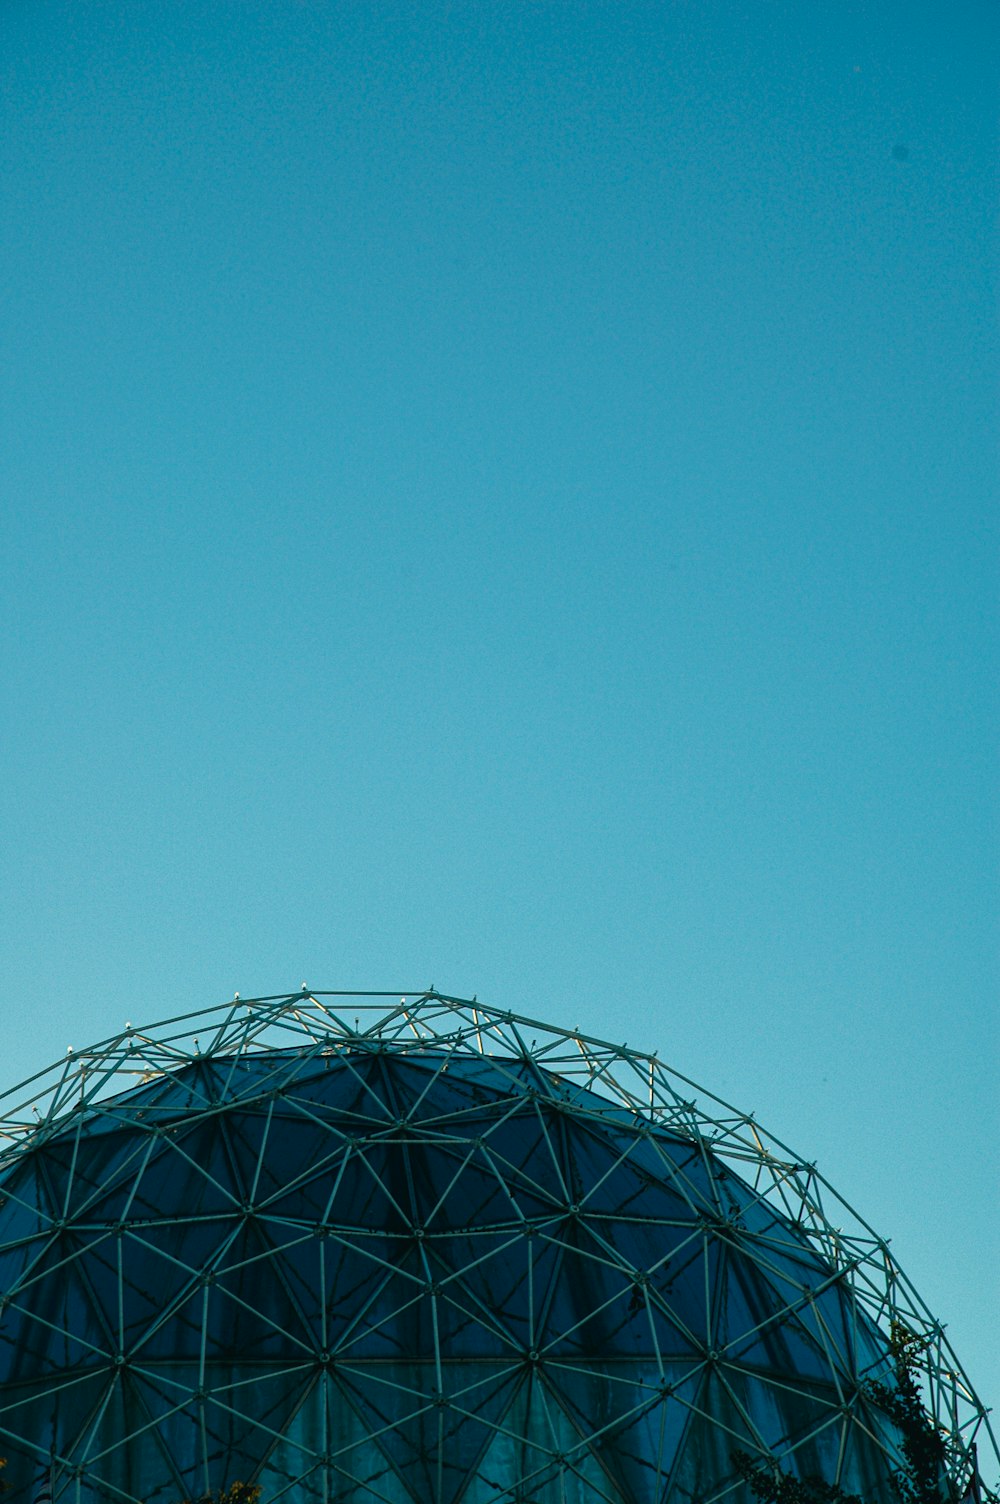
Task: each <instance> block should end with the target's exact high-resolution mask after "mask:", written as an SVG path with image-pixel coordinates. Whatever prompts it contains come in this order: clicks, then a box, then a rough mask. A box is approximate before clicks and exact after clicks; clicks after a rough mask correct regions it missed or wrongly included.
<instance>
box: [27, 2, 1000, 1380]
mask: <svg viewBox="0 0 1000 1504" xmlns="http://www.w3.org/2000/svg"><path fill="white" fill-rule="evenodd" d="M998 32H1000V11H998V10H997V8H996V6H995V5H994V4H993V3H992V0H990V3H987V0H959V3H957V4H948V5H946V4H944V3H939V4H934V5H932V4H926V3H920V0H918V3H912V0H909V3H906V4H904V3H903V0H894V3H888V0H837V3H836V4H834V3H833V0H828V3H827V0H824V3H812V0H754V3H737V0H655V3H638V0H608V3H598V0H506V3H501V0H471V3H467V0H433V3H432V0H408V3H400V0H378V3H375V0H367V3H361V0H298V3H296V0H229V3H226V0H211V3H206V0H197V3H195V0H169V4H168V3H163V0H155V3H154V0H128V3H125V0H97V3H94V4H81V3H79V0H73V3H62V4H58V3H51V0H6V3H5V4H4V5H3V6H2V9H0V161H2V168H0V206H2V249H0V363H2V364H0V425H2V440H3V442H2V445H0V500H2V513H3V526H2V538H0V560H2V575H3V584H4V590H3V601H2V607H0V644H2V646H0V715H2V719H3V772H2V778H0V809H2V826H3V832H2V835H3V857H2V878H0V885H2V886H0V903H2V911H0V912H2V946H3V950H2V973H0V978H2V994H0V1009H2V1017H3V1020H4V1023H5V1026H6V1027H5V1030H4V1046H5V1048H4V1054H3V1066H2V1071H3V1076H4V1080H5V1084H9V1083H10V1082H13V1081H14V1080H17V1079H19V1078H20V1077H22V1076H26V1075H27V1074H29V1072H31V1071H32V1070H34V1069H35V1068H37V1067H38V1066H41V1065H42V1064H44V1063H47V1061H48V1060H49V1059H50V1058H52V1057H53V1056H55V1055H60V1054H62V1053H63V1052H64V1050H65V1047H66V1045H67V1044H74V1045H76V1046H77V1047H79V1046H81V1045H83V1044H85V1043H87V1042H89V1041H92V1040H94V1039H97V1038H100V1037H103V1036H105V1035H107V1034H109V1033H111V1032H113V1031H115V1030H117V1029H118V1028H119V1027H121V1025H122V1024H123V1023H124V1020H125V1019H126V1018H130V1019H132V1020H133V1021H136V1022H138V1021H139V1020H140V1019H146V1020H148V1019H151V1018H156V1017H159V1016H163V1015H167V1014H170V1013H174V1012H179V1011H182V1010H184V1009H188V1008H193V1007H197V1006H200V1005H202V1004H208V1003H214V1002H218V1001H222V1000H224V999H226V998H228V997H231V995H232V993H233V991H234V990H237V989H238V990H239V991H240V992H241V993H242V994H243V995H244V996H247V995H251V994H254V993H268V992H278V991H282V990H285V989H293V988H296V987H298V985H299V984H300V982H301V981H303V980H306V981H307V982H308V983H309V985H310V986H312V987H315V988H319V987H376V988H377V987H383V986H384V987H387V988H399V989H400V991H402V990H404V989H405V990H409V991H413V990H416V989H418V988H421V987H424V986H427V985H429V984H431V983H434V984H436V986H437V987H438V988H439V989H440V990H442V991H447V992H453V993H459V994H466V995H471V994H472V993H473V992H476V993H478V995H479V997H480V998H482V999H484V1000H488V1001H489V1002H491V1003H495V1004H498V1005H500V1006H504V1007H511V1008H514V1009H516V1010H523V1011H528V1012H535V1013H537V1014H540V1015H542V1016H544V1017H548V1018H550V1019H552V1020H553V1021H555V1022H559V1023H563V1024H568V1025H579V1026H581V1027H582V1028H584V1029H586V1030H589V1031H591V1032H593V1033H597V1034H600V1035H603V1036H608V1037H611V1038H613V1039H625V1040H627V1041H628V1042H629V1043H630V1044H633V1045H635V1046H640V1047H643V1048H646V1049H658V1050H659V1051H660V1053H661V1055H662V1056H663V1057H664V1058H665V1059H667V1060H668V1061H669V1062H670V1063H672V1064H674V1065H676V1066H677V1067H678V1068H679V1069H681V1070H683V1071H685V1072H686V1073H687V1074H689V1075H691V1076H693V1077H694V1078H695V1079H696V1080H700V1081H702V1082H704V1084H705V1085H706V1086H708V1087H710V1088H712V1089H714V1090H716V1091H718V1092H720V1093H721V1094H722V1095H724V1096H727V1097H729V1098H730V1099H731V1100H732V1101H734V1102H735V1103H736V1104H737V1105H738V1106H740V1107H741V1108H744V1109H746V1110H754V1111H756V1112H757V1114H758V1116H759V1117H760V1119H761V1121H762V1122H763V1123H764V1124H766V1126H767V1127H768V1128H770V1129H771V1130H772V1131H773V1132H776V1133H777V1134H778V1135H779V1136H781V1137H783V1138H785V1139H786V1140H787V1141H789V1142H790V1143H791V1144H792V1145H793V1146H794V1147H795V1148H796V1149H797V1150H798V1151H799V1152H800V1153H801V1154H803V1156H804V1157H806V1158H810V1159H815V1160H817V1161H818V1163H819V1166H820V1168H821V1169H822V1170H823V1171H824V1172H825V1173H826V1175H827V1176H828V1177H829V1179H831V1180H832V1181H833V1183H834V1184H835V1185H836V1186H837V1187H838V1189H839V1190H840V1191H841V1192H842V1193H843V1194H844V1195H845V1196H846V1197H847V1198H848V1199H849V1200H850V1201H852V1202H853V1203H854V1204H855V1205H856V1206H857V1207H858V1208H859V1210H860V1211H862V1212H863V1213H864V1214H865V1215H866V1216H867V1217H868V1218H869V1220H870V1221H872V1222H873V1223H874V1224H875V1226H876V1227H877V1228H878V1229H879V1231H881V1232H883V1233H885V1234H886V1235H888V1236H890V1237H891V1238H892V1240H893V1248H894V1251H895V1253H896V1255H897V1257H898V1258H899V1260H900V1262H901V1263H902V1265H903V1267H904V1268H905V1269H906V1270H907V1272H908V1273H909V1274H910V1275H911V1277H912V1278H913V1280H914V1282H915V1283H916V1285H917V1287H918V1289H919V1290H920V1291H921V1292H922V1294H923V1295H924V1297H925V1299H926V1300H927V1302H928V1304H929V1305H930V1306H931V1307H932V1309H933V1310H934V1311H935V1312H936V1313H937V1314H939V1315H940V1316H941V1317H942V1318H943V1319H944V1320H945V1321H946V1322H947V1323H948V1325H949V1332H950V1335H951V1336H952V1338H953V1340H954V1342H955V1345H956V1347H957V1348H958V1350H959V1352H960V1354H961V1355H962V1357H963V1360H964V1362H965V1365H966V1367H967V1368H968V1370H969V1373H970V1375H971V1377H972V1379H973V1382H974V1383H975V1384H976V1386H977V1388H979V1390H980V1392H981V1394H982V1396H983V1398H984V1399H985V1400H986V1401H987V1403H989V1402H993V1403H996V1404H1000V1357H998V1354H1000V1317H998V1314H997V1312H998V1306H1000V1299H998V1295H1000V1292H998V1288H997V1272H996V1271H997V1267H998V1264H1000V1236H998V1213H997V1193H996V1185H997V1169H996V1165H997V1127H998V1122H997V1114H996V1107H995V1101H994V1091H995V1083H996V1076H997V1064H998V1035H997V1018H996V1004H997V983H998V945H997V924H996V911H997V860H996V852H997V845H996V793H997V788H996V751H997V739H996V719H997V718H996V708H997V707H996V699H995V692H994V691H995V683H996V675H997V668H998V658H1000V654H998V651H997V646H998V642H997V613H996V598H997V583H998V580H997V573H998V572H997V511H996V499H997V487H996V481H997V465H996V450H995V447H994V443H993V440H992V437H991V431H992V430H993V429H994V428H995V425H996V417H997V412H996V395H997V388H996V376H997V332H996V317H995V283H996V271H997V244H996V239H995V234H994V230H993V223H994V213H995V202H996V189H997V165H996V164H997V103H998V101H997V90H996V86H995V83H994V73H995V62H996V55H997V46H998V42H1000V35H998Z"/></svg>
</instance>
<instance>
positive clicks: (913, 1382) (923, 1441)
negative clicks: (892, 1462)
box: [733, 1322, 993, 1504]
mask: <svg viewBox="0 0 1000 1504" xmlns="http://www.w3.org/2000/svg"><path fill="white" fill-rule="evenodd" d="M926 1346H927V1341H926V1339H924V1338H921V1337H917V1336H915V1335H914V1333H913V1332H911V1331H910V1330H909V1328H908V1327H906V1326H904V1325H903V1324H902V1322H894V1323H893V1325H892V1327H891V1329H890V1335H889V1350H890V1352H891V1354H892V1361H893V1378H892V1380H891V1381H890V1382H888V1383H887V1382H885V1381H884V1380H881V1379H869V1380H868V1381H867V1382H866V1383H865V1384H864V1386H863V1388H862V1393H863V1394H864V1395H865V1396H866V1397H867V1398H868V1399H869V1400H871V1401H872V1403H873V1404H875V1405H877V1406H878V1408H879V1409H880V1410H881V1411H882V1413H883V1415H885V1416H887V1417H888V1419H889V1420H891V1421H892V1423H893V1425H895V1427H896V1429H897V1430H898V1431H899V1435H900V1447H901V1450H902V1453H903V1465H902V1466H901V1467H900V1468H898V1469H897V1471H896V1474H895V1480H894V1481H895V1484H896V1489H897V1492H898V1496H899V1499H900V1500H901V1504H956V1497H955V1492H954V1490H953V1489H952V1488H951V1487H950V1486H949V1483H948V1477H947V1471H946V1468H945V1460H946V1454H945V1443H944V1438H943V1437H942V1435H941V1432H940V1431H939V1430H938V1428H937V1426H936V1425H935V1424H934V1420H933V1418H932V1417H931V1416H930V1415H929V1414H928V1412H927V1409H926V1408H925V1406H924V1402H923V1400H922V1399H921V1396H920V1389H919V1387H918V1384H917V1364H918V1359H919V1357H920V1354H921V1353H922V1352H923V1351H924V1350H925V1348H926ZM733 1465H734V1466H735V1468H736V1470H737V1472H738V1473H739V1475H740V1477H741V1478H742V1479H743V1480H744V1482H745V1483H746V1484H747V1486H748V1488H749V1489H750V1492H751V1493H752V1494H753V1496H754V1498H755V1499H759V1500H760V1504H882V1501H877V1500H868V1501H866V1500H864V1499H861V1498H859V1496H858V1495H857V1494H848V1493H845V1492H844V1490H843V1489H842V1488H839V1487H838V1486H837V1484H835V1483H827V1482H825V1481H824V1480H823V1479H822V1478H818V1477H808V1478H796V1477H795V1476H794V1475H793V1474H791V1473H789V1472H787V1471H786V1470H785V1469H784V1468H783V1467H782V1466H781V1464H780V1463H779V1462H777V1461H776V1460H773V1459H772V1460H771V1461H770V1462H760V1461H758V1460H757V1459H756V1458H754V1457H751V1456H750V1455H749V1454H748V1453H746V1452H736V1453H734V1454H733ZM984 1504H993V1501H990V1500H989V1496H987V1497H986V1499H984Z"/></svg>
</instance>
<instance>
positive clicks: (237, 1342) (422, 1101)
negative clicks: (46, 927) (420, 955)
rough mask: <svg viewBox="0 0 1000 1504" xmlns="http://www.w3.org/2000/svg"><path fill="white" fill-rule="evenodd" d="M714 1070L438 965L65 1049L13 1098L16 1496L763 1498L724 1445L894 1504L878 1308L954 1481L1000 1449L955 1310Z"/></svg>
mask: <svg viewBox="0 0 1000 1504" xmlns="http://www.w3.org/2000/svg"><path fill="white" fill-rule="evenodd" d="M193 1035H197V1037H195V1038H192V1036H193ZM699 1095H700V1098H701V1102H702V1104H703V1105H696V1102H695V1100H694V1092H693V1090H692V1087H691V1084H690V1083H689V1082H687V1081H686V1080H685V1079H684V1078H682V1077H680V1076H678V1075H677V1074H676V1073H674V1072H672V1071H670V1070H668V1069H667V1068H666V1067H665V1066H663V1065H662V1064H661V1063H660V1062H659V1061H658V1060H657V1059H656V1058H655V1057H650V1056H647V1055H641V1054H638V1053H636V1052H633V1051H630V1050H627V1049H625V1048H616V1047H614V1046H611V1045H608V1044H603V1043H600V1042H598V1041H595V1040H592V1039H588V1038H585V1037H584V1036H582V1035H580V1034H578V1033H575V1032H570V1031H563V1030H559V1029H555V1028H551V1027H549V1026H545V1025H542V1024H539V1023H536V1022H532V1021H531V1020H528V1019H524V1018H519V1017H516V1016H514V1015H512V1014H509V1013H503V1012H500V1011H498V1010H495V1009H491V1008H485V1007H483V1006H481V1005H479V1004H478V1003H477V1002H476V1001H475V1000H473V1001H472V1002H467V1001H462V1000H458V999H452V998H446V997H443V996H441V995H439V994H437V993H435V992H433V991H432V992H429V993H424V994H422V995H420V996H418V997H416V998H415V999H413V1000H412V1001H408V1000H407V999H405V998H404V999H402V1000H398V1001H396V995H395V994H393V996H392V999H390V998H388V997H387V996H385V995H377V994H366V995H346V994H333V993H314V994H310V993H307V992H305V991H304V992H302V993H300V994H295V995H293V996H289V997H281V998H266V999H255V1000H253V1001H252V1002H250V1003H240V1002H239V1001H238V1000H237V1001H236V1002H234V1003H233V1004H229V1005H226V1006H225V1007H223V1008H217V1009H209V1010H207V1011H206V1012H205V1013H203V1014H199V1015H190V1016H187V1017H185V1018H182V1019H177V1020H172V1021H170V1022H168V1023H166V1024H163V1025H160V1026H157V1027H156V1028H150V1029H141V1030H133V1029H132V1028H131V1027H129V1028H128V1029H127V1030H126V1032H125V1033H123V1034H121V1035H118V1036H116V1037H115V1038H114V1039H111V1040H109V1041H106V1042H105V1043H104V1044H102V1045H100V1046H96V1047H95V1048H93V1049H91V1050H87V1051H82V1052H79V1053H78V1054H76V1055H72V1056H70V1057H69V1058H68V1059H67V1060H66V1061H64V1062H62V1063H61V1064H60V1065H59V1066H58V1067H53V1068H52V1070H51V1071H49V1072H47V1073H43V1074H42V1075H41V1076H40V1077H38V1078H35V1079H34V1080H33V1081H32V1082H30V1083H27V1088H26V1089H22V1090H20V1091H19V1092H13V1093H8V1094H7V1099H6V1117H5V1119H4V1121H3V1131H4V1132H5V1134H6V1143H7V1148H6V1150H5V1152H4V1154H3V1156H2V1158H0V1198H2V1201H0V1292H2V1293H0V1451H2V1452H4V1453H5V1454H6V1457H7V1459H8V1467H7V1469H6V1478H7V1480H8V1482H9V1484H10V1485H11V1488H12V1490H13V1492H12V1493H11V1496H10V1497H11V1504H21V1501H28V1500H29V1499H31V1498H32V1496H33V1491H36V1490H37V1488H38V1485H39V1482H40V1481H41V1480H43V1479H47V1480H50V1482H51V1486H52V1489H53V1493H54V1495H55V1497H56V1499H57V1500H59V1499H66V1500H67V1501H69V1500H77V1499H78V1500H81V1501H83V1500H96V1499H107V1500H117V1501H142V1504H154V1501H155V1504H179V1501H182V1500H187V1499H193V1498H196V1497H198V1496H201V1495H204V1494H207V1493H209V1492H212V1491H217V1490H221V1489H224V1488H226V1487H227V1486H229V1485H231V1484H232V1483H233V1482H234V1481H236V1480H243V1481H246V1482H250V1483H254V1484H257V1485H259V1486H260V1488H261V1491H262V1504H271V1501H272V1500H278V1499H280V1498H282V1497H288V1498H289V1499H295V1500H302V1501H313V1500H316V1501H319V1500H323V1501H351V1504H375V1501H385V1504H414V1501H419V1504H428V1501H434V1504H459V1501H461V1504H498V1501H509V1504H513V1501H515V1500H520V1501H523V1504H529V1501H534V1504H550V1501H551V1504H555V1501H559V1504H577V1501H579V1504H582V1501H584V1500H587V1501H592V1500H593V1501H599V1500H605V1501H608V1504H647V1501H648V1504H653V1501H657V1504H660V1501H676V1504H682V1501H683V1504H695V1501H698V1504H709V1501H711V1500H715V1499H724V1498H728V1499H730V1500H733V1501H734V1504H736V1501H738V1504H743V1501H745V1500H748V1499H749V1497H750V1492H749V1489H748V1487H747V1484H746V1482H745V1481H744V1480H743V1478H742V1477H741V1476H740V1474H739V1471H738V1467H737V1463H736V1458H737V1456H738V1454H739V1453H744V1454H748V1455H749V1456H750V1457H752V1458H756V1459H759V1460H760V1461H761V1462H762V1463H764V1464H768V1465H769V1463H770V1460H771V1459H777V1460H778V1461H779V1462H780V1464H781V1465H782V1466H783V1467H784V1468H785V1469H786V1470H787V1471H789V1472H792V1473H794V1474H797V1475H799V1476H808V1475H817V1476H821V1477H823V1478H824V1479H826V1480H827V1481H828V1482H831V1483H837V1484H839V1485H840V1486H841V1487H842V1488H844V1489H845V1490H846V1491H848V1492H850V1493H857V1494H860V1495H862V1496H863V1497H864V1499H865V1500H866V1501H870V1504H876V1501H882V1500H889V1499H893V1498H896V1497H897V1492H896V1486H895V1484H894V1482H893V1479H894V1476H895V1474H896V1471H897V1469H898V1468H899V1467H900V1465H901V1463H902V1461H903V1456H902V1439H901V1435H900V1433H899V1431H898V1430H897V1428H896V1427H895V1425H894V1424H893V1422H892V1421H891V1420H890V1418H889V1417H888V1416H887V1415H886V1413H885V1411H884V1408H880V1406H879V1405H878V1404H877V1403H876V1402H875V1399H874V1398H873V1392H872V1387H871V1381H873V1380H875V1381H883V1382H889V1383H891V1382H892V1375H893V1366H892V1353H891V1344H890V1329H891V1325H892V1324H893V1323H898V1324H900V1325H901V1326H902V1327H905V1329H906V1330H907V1331H908V1332H910V1333H913V1334H915V1335H916V1336H917V1337H919V1338H920V1339H921V1350H922V1360H921V1361H922V1363H923V1365H924V1379H925V1384H926V1402H927V1404H928V1406H929V1408H930V1411H931V1413H932V1414H933V1415H934V1417H935V1420H936V1421H937V1423H938V1424H939V1425H940V1426H941V1427H942V1430H943V1432H944V1434H945V1437H946V1443H947V1446H946V1467H947V1478H943V1479H942V1483H943V1491H944V1493H945V1494H946V1495H947V1494H949V1493H953V1495H954V1497H955V1498H956V1499H958V1498H960V1497H961V1496H962V1495H963V1493H964V1492H965V1490H966V1488H967V1487H968V1486H970V1480H971V1479H972V1478H973V1476H974V1471H975V1460H974V1459H975V1445H976V1442H977V1440H978V1441H979V1443H980V1445H982V1443H983V1441H984V1439H985V1440H986V1441H987V1443H988V1444H989V1445H990V1446H991V1447H992V1448H993V1452H994V1455H995V1447H993V1444H992V1441H991V1438H990V1436H989V1431H988V1425H987V1422H986V1420H985V1415H984V1412H983V1409H982V1406H980V1405H979V1403H978V1401H977V1400H976V1398H975V1396H974V1394H973V1393H972V1391H971V1389H970V1387H969V1386H968V1384H967V1382H966V1380H965V1379H964V1377H963V1375H962V1373H961V1370H960V1368H959V1366H958V1364H957V1363H956V1361H955V1359H954V1356H953V1354H952V1353H951V1352H950V1349H949V1348H948V1345H947V1343H946V1342H945V1340H944V1337H943V1335H942V1333H941V1330H940V1328H939V1327H938V1326H937V1325H936V1323H934V1322H933V1321H932V1320H931V1319H930V1317H929V1316H928V1315H927V1313H926V1311H925V1310H924V1308H923V1307H922V1305H921V1303H920V1302H919V1300H918V1299H917V1297H916V1296H915V1294H914V1292H913V1291H912V1290H911V1288H910V1286H909V1285H908V1283H907V1282H906V1280H905V1279H904V1277H903V1276H902V1275H901V1273H900V1272H899V1270H898V1269H897V1268H896V1266H895V1265H894V1263H893V1262H892V1260H891V1258H890V1256H889V1253H888V1250H887V1248H886V1245H885V1244H884V1242H882V1241H881V1240H879V1239H878V1238H877V1237H876V1236H875V1235H874V1234H873V1233H872V1232H871V1230H870V1229H869V1228H868V1227H867V1226H866V1225H865V1224H864V1223H861V1222H860V1221H859V1220H858V1219H857V1218H856V1217H855V1216H854V1214H853V1213H851V1212H850V1211H849V1209H848V1208H847V1207H846V1206H845V1205H844V1204H843V1203H838V1202H837V1198H835V1197H833V1194H832V1192H830V1190H829V1187H827V1186H825V1184H824V1183H823V1181H822V1180H821V1178H820V1177H819V1176H818V1175H817V1174H816V1173H815V1171H814V1169H813V1168H811V1167H810V1166H808V1165H806V1164H803V1163H802V1162H801V1161H799V1160H797V1159H796V1158H795V1157H794V1156H792V1155H790V1153H789V1151H787V1150H786V1149H785V1148H784V1147H783V1146H782V1145H780V1144H779V1143H778V1142H777V1141H775V1140H773V1139H770V1138H768V1137H767V1136H766V1135H764V1134H763V1132H762V1131H761V1130H760V1129H759V1128H758V1127H757V1125H756V1124H755V1123H754V1122H753V1120H752V1119H750V1118H748V1117H746V1116H743V1115H740V1114H738V1113H736V1112H734V1111H733V1110H732V1109H730V1108H728V1107H727V1106H726V1105H725V1104H723V1103H721V1102H719V1101H718V1100H717V1099H715V1098H713V1097H711V1096H710V1095H709V1094H707V1093H700V1094H699ZM32 1108H33V1109H34V1116H32V1115H31V1109H32ZM824 1201H826V1202H828V1203H830V1204H834V1205H836V1211H837V1216H838V1220H839V1221H841V1222H845V1223H846V1224H847V1225H848V1230H847V1231H843V1230H838V1229H836V1228H835V1227H834V1226H832V1225H831V1222H830V1221H829V1220H828V1215H827V1212H826V1211H825V1210H824V1205H823V1203H824ZM972 1486H973V1487H974V1486H975V1485H974V1484H973V1485H972Z"/></svg>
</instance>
